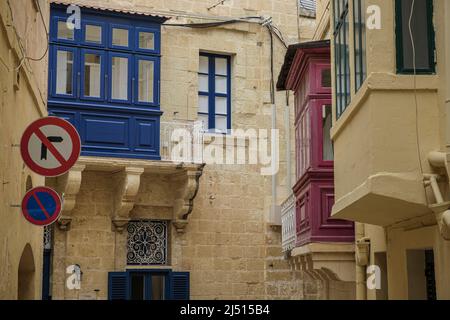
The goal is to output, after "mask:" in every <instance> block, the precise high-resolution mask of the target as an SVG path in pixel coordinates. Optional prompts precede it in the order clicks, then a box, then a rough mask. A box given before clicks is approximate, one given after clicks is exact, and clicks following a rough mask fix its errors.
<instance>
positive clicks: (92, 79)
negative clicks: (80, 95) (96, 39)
mask: <svg viewBox="0 0 450 320" xmlns="http://www.w3.org/2000/svg"><path fill="white" fill-rule="evenodd" d="M101 59H102V58H101V56H100V55H99V54H93V53H87V54H85V55H84V95H85V96H86V97H94V98H100V83H101V78H100V77H101Z"/></svg>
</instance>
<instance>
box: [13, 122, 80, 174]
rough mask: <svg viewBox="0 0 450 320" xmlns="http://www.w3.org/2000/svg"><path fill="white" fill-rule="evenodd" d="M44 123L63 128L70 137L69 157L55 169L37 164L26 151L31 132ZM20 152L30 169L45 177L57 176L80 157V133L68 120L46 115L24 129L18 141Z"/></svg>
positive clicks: (44, 124)
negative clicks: (70, 150)
mask: <svg viewBox="0 0 450 320" xmlns="http://www.w3.org/2000/svg"><path fill="white" fill-rule="evenodd" d="M46 125H55V126H58V127H61V128H63V129H65V130H66V132H67V133H68V134H69V136H70V138H71V139H72V149H73V150H72V153H71V155H70V157H69V159H67V160H66V163H65V164H64V165H61V166H60V167H58V168H55V169H47V168H42V167H41V166H39V165H37V164H36V163H35V162H34V161H33V159H32V158H31V156H30V153H29V151H28V142H29V141H30V138H31V136H32V135H33V133H34V132H35V131H36V130H37V129H39V128H41V127H43V126H46ZM20 153H21V155H22V159H23V161H24V162H25V164H26V165H27V167H28V168H30V170H31V171H33V172H35V173H37V174H39V175H41V176H45V177H57V176H60V175H63V174H64V173H66V172H67V171H69V170H70V168H72V166H73V165H74V164H75V163H76V162H77V160H78V158H79V157H80V153H81V139H80V135H79V134H78V131H77V129H76V128H75V127H74V126H73V125H72V124H71V123H70V122H68V121H66V120H64V119H61V118H58V117H46V118H42V119H38V120H36V121H35V122H33V123H32V124H30V125H29V126H28V127H27V128H26V129H25V131H24V133H23V135H22V139H21V141H20Z"/></svg>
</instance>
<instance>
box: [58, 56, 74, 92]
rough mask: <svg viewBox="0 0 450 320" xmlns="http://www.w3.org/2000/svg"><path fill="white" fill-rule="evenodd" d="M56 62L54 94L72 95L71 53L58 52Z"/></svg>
mask: <svg viewBox="0 0 450 320" xmlns="http://www.w3.org/2000/svg"><path fill="white" fill-rule="evenodd" d="M56 56H57V58H56V59H57V61H56V93H57V94H67V95H72V94H73V53H72V52H70V51H62V50H58V53H57V55H56Z"/></svg>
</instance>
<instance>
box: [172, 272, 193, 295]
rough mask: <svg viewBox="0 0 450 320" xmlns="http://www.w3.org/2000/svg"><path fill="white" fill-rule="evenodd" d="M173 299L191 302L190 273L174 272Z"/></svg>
mask: <svg viewBox="0 0 450 320" xmlns="http://www.w3.org/2000/svg"><path fill="white" fill-rule="evenodd" d="M171 276H172V281H171V284H172V288H171V291H172V299H173V300H189V297H190V294H189V291H190V288H189V272H172V274H171Z"/></svg>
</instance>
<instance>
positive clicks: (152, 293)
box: [108, 269, 190, 300]
mask: <svg viewBox="0 0 450 320" xmlns="http://www.w3.org/2000/svg"><path fill="white" fill-rule="evenodd" d="M189 290H190V285H189V272H172V271H171V270H145V269H136V270H127V271H124V272H110V273H109V274H108V299H109V300H171V299H172V300H189V296H190V294H189Z"/></svg>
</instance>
